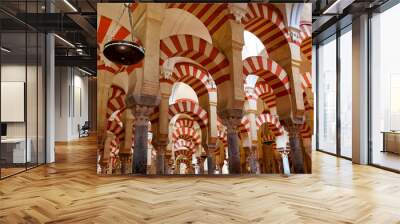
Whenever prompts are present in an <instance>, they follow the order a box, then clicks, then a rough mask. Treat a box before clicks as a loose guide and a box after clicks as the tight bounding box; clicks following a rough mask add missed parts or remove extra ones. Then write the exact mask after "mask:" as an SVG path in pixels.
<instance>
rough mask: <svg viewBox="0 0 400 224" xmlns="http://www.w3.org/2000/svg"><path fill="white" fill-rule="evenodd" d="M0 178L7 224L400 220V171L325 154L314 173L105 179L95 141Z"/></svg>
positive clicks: (0, 205)
mask: <svg viewBox="0 0 400 224" xmlns="http://www.w3.org/2000/svg"><path fill="white" fill-rule="evenodd" d="M56 158H57V163H55V164H51V165H47V166H42V167H39V168H36V169H34V170H30V171H28V172H26V173H22V174H19V175H17V176H14V177H10V178H8V179H5V180H2V181H0V223H12V224H13V223H118V224H122V223H173V224H175V223H224V224H225V223H374V224H376V223H378V224H379V223H382V224H387V223H400V175H399V174H395V173H391V172H387V171H384V170H380V169H377V168H374V167H369V166H358V165H352V164H351V162H350V161H347V160H343V159H338V158H335V157H332V156H329V155H326V154H323V153H318V152H315V153H314V154H313V164H314V167H313V174H312V175H294V176H290V177H287V178H286V177H281V176H277V175H263V176H258V177H251V176H246V177H219V178H217V177H158V178H154V177H126V176H125V177H124V176H119V177H99V176H97V175H96V172H95V167H96V166H95V160H96V142H95V139H94V138H85V139H84V140H81V141H77V142H72V143H70V144H67V145H66V144H62V145H57V157H56Z"/></svg>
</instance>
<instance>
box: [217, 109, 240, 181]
mask: <svg viewBox="0 0 400 224" xmlns="http://www.w3.org/2000/svg"><path fill="white" fill-rule="evenodd" d="M242 115H243V112H242V110H234V109H231V110H225V111H224V112H222V113H221V118H222V121H223V123H224V125H225V126H226V127H227V132H228V156H229V158H228V161H229V174H240V173H241V171H240V170H241V169H240V152H239V137H238V127H239V124H240V121H241V119H242Z"/></svg>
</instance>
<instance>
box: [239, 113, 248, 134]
mask: <svg viewBox="0 0 400 224" xmlns="http://www.w3.org/2000/svg"><path fill="white" fill-rule="evenodd" d="M239 133H241V134H245V133H247V134H250V120H249V119H248V118H247V117H246V116H243V118H242V120H241V121H240V125H239Z"/></svg>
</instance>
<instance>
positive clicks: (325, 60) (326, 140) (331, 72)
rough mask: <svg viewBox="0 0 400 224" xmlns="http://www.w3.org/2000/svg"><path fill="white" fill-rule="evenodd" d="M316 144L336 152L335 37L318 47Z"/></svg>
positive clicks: (318, 147)
mask: <svg viewBox="0 0 400 224" xmlns="http://www.w3.org/2000/svg"><path fill="white" fill-rule="evenodd" d="M317 91H318V102H317V104H318V105H317V106H318V118H317V119H318V130H317V131H318V145H317V149H319V150H322V151H326V152H330V153H336V38H335V36H333V37H332V38H330V39H328V40H327V41H326V42H325V43H322V44H320V45H319V48H318V90H317Z"/></svg>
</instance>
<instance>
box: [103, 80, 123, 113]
mask: <svg viewBox="0 0 400 224" xmlns="http://www.w3.org/2000/svg"><path fill="white" fill-rule="evenodd" d="M110 89H111V95H110V96H109V97H108V101H107V114H106V118H107V119H108V118H109V117H110V115H111V114H112V113H113V112H114V111H117V110H120V111H123V110H125V106H126V105H125V96H126V93H125V90H124V89H122V88H121V87H119V86H116V85H112V86H111V87H110Z"/></svg>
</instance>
